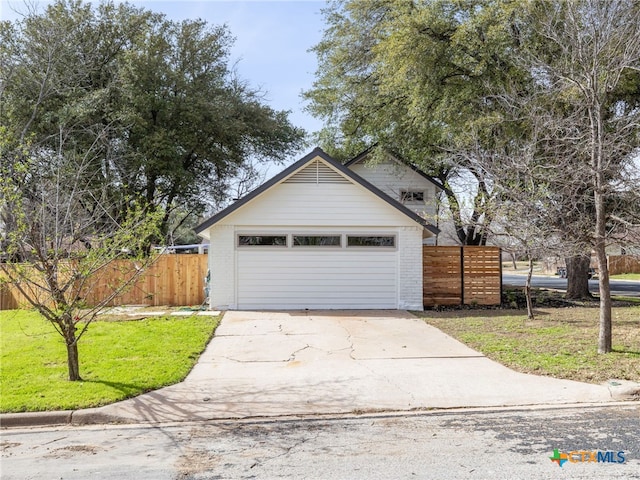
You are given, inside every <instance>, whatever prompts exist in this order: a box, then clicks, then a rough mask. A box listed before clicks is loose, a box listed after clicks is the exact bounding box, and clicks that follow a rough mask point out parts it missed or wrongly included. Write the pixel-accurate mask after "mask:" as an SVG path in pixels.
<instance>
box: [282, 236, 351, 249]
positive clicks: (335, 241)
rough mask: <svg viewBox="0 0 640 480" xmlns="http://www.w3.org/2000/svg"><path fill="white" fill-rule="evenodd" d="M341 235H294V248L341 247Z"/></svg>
mask: <svg viewBox="0 0 640 480" xmlns="http://www.w3.org/2000/svg"><path fill="white" fill-rule="evenodd" d="M340 240H341V236H340V235H294V236H293V246H294V247H340V246H341V245H342V242H341V241H340Z"/></svg>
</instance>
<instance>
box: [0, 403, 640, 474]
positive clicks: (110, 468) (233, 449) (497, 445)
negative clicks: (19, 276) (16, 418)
mask: <svg viewBox="0 0 640 480" xmlns="http://www.w3.org/2000/svg"><path fill="white" fill-rule="evenodd" d="M639 431H640V405H639V404H637V403H636V404H635V405H626V406H621V405H619V404H611V405H609V406H604V407H585V406H580V407H577V408H562V407H557V406H554V407H552V408H517V409H501V410H497V411H473V410H468V409H463V410H457V411H451V410H447V411H435V412H423V413H418V414H416V413H409V414H402V415H390V414H383V415H362V416H357V417H346V418H326V417H315V418H310V419H295V418H280V419H264V420H262V419H254V420H250V421H215V422H181V423H174V424H160V425H149V424H138V425H107V426H103V425H92V426H74V425H65V426H62V427H41V428H27V429H9V430H5V431H3V432H2V448H1V449H0V454H1V455H2V462H1V464H0V465H1V469H2V471H1V475H0V476H1V477H2V479H3V480H28V479H38V480H39V479H64V480H86V479H96V480H128V479H132V480H133V479H135V480H176V479H181V480H204V479H209V480H213V479H219V480H224V479H229V480H240V479H256V478H258V479H274V480H276V479H328V480H329V479H330V480H335V479H349V480H360V479H363V480H365V479H366V480H388V479H409V478H411V479H425V480H433V479H439V480H449V479H456V480H459V479H473V480H488V479H497V480H500V479H505V480H519V479H527V480H543V479H544V480H549V479H572V480H575V479H585V480H586V479H588V480H591V479H596V478H597V479H607V480H611V479H620V480H622V479H624V480H630V479H639V478H640V436H639V435H638V432H639ZM554 450H558V453H559V455H560V454H563V455H569V454H571V460H572V461H569V460H567V461H566V462H564V463H563V465H562V466H560V465H558V463H556V462H554V461H552V457H554V456H555V455H554ZM571 452H574V453H571ZM581 452H585V454H584V455H583V454H582V453H581ZM593 452H596V456H595V459H596V460H597V452H600V453H601V454H602V455H601V459H602V460H605V459H606V460H615V461H605V462H593V461H589V460H591V459H592V458H591V453H593ZM620 452H622V456H623V457H624V461H623V462H620V460H621V457H620V456H619V453H620ZM607 454H608V455H607ZM559 455H558V456H559ZM583 459H584V462H583V461H582V460H583Z"/></svg>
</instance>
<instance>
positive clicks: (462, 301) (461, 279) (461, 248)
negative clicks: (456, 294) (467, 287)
mask: <svg viewBox="0 0 640 480" xmlns="http://www.w3.org/2000/svg"><path fill="white" fill-rule="evenodd" d="M460 305H464V246H462V247H460Z"/></svg>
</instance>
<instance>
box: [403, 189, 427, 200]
mask: <svg viewBox="0 0 640 480" xmlns="http://www.w3.org/2000/svg"><path fill="white" fill-rule="evenodd" d="M400 201H401V202H402V203H417V202H424V192H423V191H422V190H400Z"/></svg>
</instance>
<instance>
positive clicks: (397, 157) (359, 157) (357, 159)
mask: <svg viewBox="0 0 640 480" xmlns="http://www.w3.org/2000/svg"><path fill="white" fill-rule="evenodd" d="M376 146H377V145H372V146H370V147H369V148H367V149H366V150H365V151H363V152H361V153H359V154H358V155H356V156H355V157H353V158H352V159H351V160H349V161H348V162H347V163H345V164H344V166H345V167H347V168H349V167H350V166H351V165H354V164H356V163H358V162H360V161H361V160H364V159H365V158H366V157H367V155H369V153H371V150H373V149H374V148H375V147H376ZM385 150H386V151H387V153H388V154H389V155H390V156H391V157H392V158H393V159H394V160H396V161H398V162H399V163H401V164H402V165H405V166H407V167H409V168H410V169H411V170H413V171H414V172H416V173H417V174H418V175H420V176H421V177H422V178H424V179H425V180H427V181H429V182H431V183H433V184H434V185H435V186H436V187H437V188H439V189H440V190H446V188H445V186H444V185H442V184H441V183H440V182H439V181H438V180H436V179H435V178H433V177H432V176H431V175H427V174H426V173H424V172H423V171H422V170H420V169H419V168H418V167H416V166H415V165H414V164H413V163H410V162H408V161H407V160H405V159H404V158H402V157H401V156H400V155H398V154H396V153H394V152H391V151H390V150H388V149H385Z"/></svg>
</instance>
